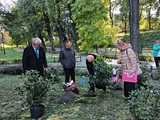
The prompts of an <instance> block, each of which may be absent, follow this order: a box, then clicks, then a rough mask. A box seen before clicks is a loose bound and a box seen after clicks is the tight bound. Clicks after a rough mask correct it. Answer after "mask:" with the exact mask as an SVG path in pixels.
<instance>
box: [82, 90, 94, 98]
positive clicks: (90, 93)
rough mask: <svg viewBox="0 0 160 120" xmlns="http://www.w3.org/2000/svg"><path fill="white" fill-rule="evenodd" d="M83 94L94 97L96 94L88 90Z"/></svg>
mask: <svg viewBox="0 0 160 120" xmlns="http://www.w3.org/2000/svg"><path fill="white" fill-rule="evenodd" d="M83 96H84V97H96V94H95V92H93V91H88V92H87V93H85V94H84V95H83Z"/></svg>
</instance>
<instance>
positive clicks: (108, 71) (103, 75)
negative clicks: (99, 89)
mask: <svg viewBox="0 0 160 120" xmlns="http://www.w3.org/2000/svg"><path fill="white" fill-rule="evenodd" d="M112 68H113V67H112V65H108V64H107V63H105V61H104V58H103V57H98V58H97V59H96V61H95V71H96V75H95V79H96V81H97V82H99V83H102V84H105V85H110V83H111V76H112Z"/></svg>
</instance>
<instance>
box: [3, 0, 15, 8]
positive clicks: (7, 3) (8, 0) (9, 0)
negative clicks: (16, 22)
mask: <svg viewBox="0 0 160 120" xmlns="http://www.w3.org/2000/svg"><path fill="white" fill-rule="evenodd" d="M15 1H17V0H0V3H1V4H2V5H3V6H5V8H6V9H8V8H10V6H12V5H13V2H15Z"/></svg>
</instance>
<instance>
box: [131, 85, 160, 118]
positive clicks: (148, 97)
mask: <svg viewBox="0 0 160 120" xmlns="http://www.w3.org/2000/svg"><path fill="white" fill-rule="evenodd" d="M129 106H130V111H131V113H132V114H133V115H134V117H135V119H136V120H159V118H160V89H158V88H153V87H148V88H147V89H144V88H141V89H140V90H137V91H134V92H132V94H131V96H130V100H129Z"/></svg>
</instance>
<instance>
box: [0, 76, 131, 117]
mask: <svg viewBox="0 0 160 120" xmlns="http://www.w3.org/2000/svg"><path fill="white" fill-rule="evenodd" d="M76 79H77V81H78V80H79V77H77V78H76ZM22 83H23V79H22V78H21V77H20V76H9V75H0V97H1V98H0V103H1V104H0V113H1V114H0V119H1V120H30V118H29V117H30V114H29V110H25V111H22V107H21V106H20V105H21V104H22V101H23V100H24V99H25V98H21V97H19V96H18V95H17V93H16V91H15V88H16V87H17V86H19V84H22ZM62 83H63V77H62V81H61V82H60V83H56V84H55V85H54V86H53V88H54V89H52V91H50V92H49V94H48V97H46V113H45V115H44V119H43V120H129V119H130V118H132V116H131V113H130V112H129V108H128V105H127V102H126V101H125V100H124V98H123V93H122V91H110V90H108V91H107V92H106V93H103V91H101V90H97V97H95V98H86V97H83V96H82V95H83V94H84V93H85V91H87V87H84V88H82V87H81V95H80V96H78V97H77V99H76V100H75V102H73V103H71V104H57V103H56V102H55V101H56V99H57V97H58V96H61V95H62V94H63V89H62V86H63V84H62Z"/></svg>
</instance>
